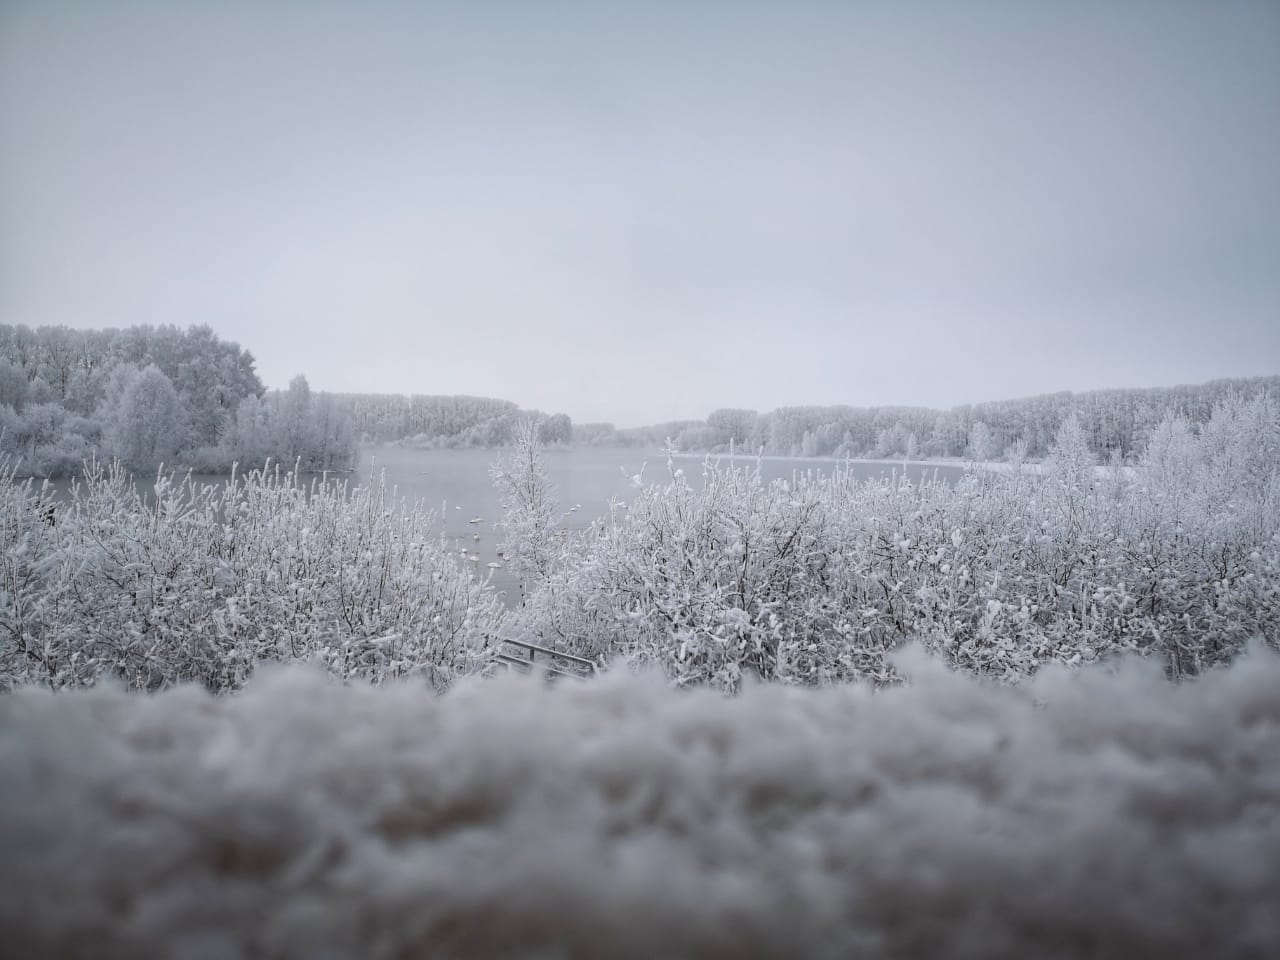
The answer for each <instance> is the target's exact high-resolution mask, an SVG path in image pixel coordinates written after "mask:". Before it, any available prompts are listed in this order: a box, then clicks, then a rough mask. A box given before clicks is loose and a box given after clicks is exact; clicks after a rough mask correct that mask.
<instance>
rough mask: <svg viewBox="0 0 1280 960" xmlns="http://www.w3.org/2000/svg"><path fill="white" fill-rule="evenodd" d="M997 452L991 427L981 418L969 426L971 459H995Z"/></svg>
mask: <svg viewBox="0 0 1280 960" xmlns="http://www.w3.org/2000/svg"><path fill="white" fill-rule="evenodd" d="M997 452H998V451H997V450H996V446H995V437H994V435H993V434H992V433H991V428H990V427H988V426H987V425H986V424H985V423H983V422H982V421H981V420H976V421H974V424H973V426H972V427H970V428H969V448H968V453H969V459H970V460H977V461H978V462H979V463H982V462H985V461H987V460H993V459H995V457H996V454H997Z"/></svg>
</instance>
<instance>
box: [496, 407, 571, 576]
mask: <svg viewBox="0 0 1280 960" xmlns="http://www.w3.org/2000/svg"><path fill="white" fill-rule="evenodd" d="M490 476H491V477H492V479H493V482H494V484H495V486H497V488H498V490H499V492H500V493H501V494H502V520H501V523H500V524H499V533H500V536H501V540H500V541H499V544H498V548H499V550H500V551H501V553H502V554H503V556H505V557H506V558H507V565H508V566H509V567H510V569H511V570H512V571H513V572H514V573H515V574H516V575H517V576H519V577H520V578H521V579H522V580H525V581H536V580H541V579H543V578H545V577H546V576H547V574H548V573H550V571H551V567H552V564H553V561H554V557H555V549H556V543H557V538H556V529H555V509H556V504H555V499H554V496H553V493H552V489H551V481H550V479H549V478H548V477H547V471H546V467H545V465H544V464H543V461H542V441H541V439H540V437H539V432H538V424H537V422H536V421H534V420H522V421H520V423H519V424H517V426H516V430H515V447H514V449H513V450H512V451H511V452H510V453H509V454H508V455H506V456H504V457H502V458H501V459H499V460H498V462H497V463H495V464H494V465H493V467H492V468H491V469H490Z"/></svg>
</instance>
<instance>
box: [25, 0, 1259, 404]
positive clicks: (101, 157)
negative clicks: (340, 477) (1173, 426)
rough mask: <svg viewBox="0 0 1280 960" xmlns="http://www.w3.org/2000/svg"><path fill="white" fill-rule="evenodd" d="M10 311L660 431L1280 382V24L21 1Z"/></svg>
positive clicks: (918, 9) (659, 6)
mask: <svg viewBox="0 0 1280 960" xmlns="http://www.w3.org/2000/svg"><path fill="white" fill-rule="evenodd" d="M0 322H9V323H27V324H31V325H39V324H69V325H72V326H79V327H100V326H127V325H130V324H135V323H176V324H179V325H183V326H185V325H187V324H191V323H207V324H209V325H210V326H212V327H213V328H214V330H215V331H216V332H217V333H218V334H220V335H221V336H223V337H226V338H229V339H233V340H236V341H239V342H240V343H241V344H243V345H244V346H246V347H248V348H249V349H250V350H251V351H252V352H253V354H254V355H255V356H256V357H257V360H258V370H259V373H260V374H261V375H262V377H263V379H264V381H265V382H266V383H267V384H268V385H269V386H283V385H285V384H286V383H287V382H288V379H289V378H290V376H292V375H293V374H294V373H297V372H305V373H306V374H307V376H308V378H309V379H310V381H311V384H312V386H313V388H316V389H331V390H359V391H388V392H419V393H473V394H481V395H490V396H500V397H505V398H508V399H511V400H515V401H516V402H518V403H520V404H521V405H523V406H529V407H538V408H541V409H544V410H548V411H561V410H563V411H565V412H567V413H569V414H570V415H571V416H573V417H574V418H575V419H576V420H593V419H608V420H613V421H615V422H616V423H618V424H619V425H634V424H638V423H646V422H653V421H658V420H665V419H670V418H678V417H701V416H705V414H706V413H707V412H708V411H709V410H711V409H712V408H714V407H717V406H749V407H756V408H758V409H762V410H763V409H771V408H773V407H776V406H780V405H787V404H800V403H851V404H859V405H861V404H880V403H916V404H925V405H932V406H950V405H952V404H956V403H962V402H968V401H976V400H984V399H998V398H1002V397H1012V396H1024V395H1027V394H1033V393H1040V392H1046V391H1053V390H1062V389H1072V390H1082V389H1090V388H1095V387H1103V386H1147V385H1158V384H1172V383H1185V382H1197V381H1201V380H1206V379H1210V378H1213V377H1219V376H1232V375H1250V374H1262V373H1276V372H1280V3H1276V2H1257V3H1241V2H1227V0H1215V2H1209V0H1206V2H1203V3H1178V2H1171V0H1160V2H1153V3H1143V2H1137V0H1122V2H1112V0H1107V2H1097V3H1092V2H1087V0H1086V2H1070V3H1065V2H1052V3H1050V2H1046V3H1042V4H1037V3H1033V2H1026V0H1022V2H1012V3H994V2H971V3H964V2H958V0H957V2H939V3H912V2H900V0H892V2H890V0H885V2H880V3H852V2H848V3H830V4H822V3H807V4H806V3H799V2H777V3H769V4H766V3H758V4H753V3H744V2H735V3H729V2H724V3H713V2H696V0H686V2H674V0H673V2H648V3H640V2H634V3H608V2H585V0H584V2H578V3H574V2H567V0H562V2H533V0H521V2H508V3H497V2H489V3H486V2H480V0H476V2H470V3H457V4H431V3H427V2H416V3H411V2H404V3H386V2H382V3H380V2H355V0H352V2H349V3H336V2H328V3H326V2H296V3H291V2H271V0H254V2H245V3H236V2H229V0H208V2H180V0H168V2H159V0H156V2H120V0H112V2H106V0H91V2H85V3H69V2H61V0H33V2H8V0H0Z"/></svg>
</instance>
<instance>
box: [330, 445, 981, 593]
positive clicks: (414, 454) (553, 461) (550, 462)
mask: <svg viewBox="0 0 1280 960" xmlns="http://www.w3.org/2000/svg"><path fill="white" fill-rule="evenodd" d="M500 455H502V451H499V450H412V449H406V448H403V447H377V448H366V449H363V450H361V453H360V464H359V467H358V468H357V470H356V474H355V477H354V482H358V483H363V482H366V481H367V479H368V478H369V477H370V476H372V475H374V474H375V473H376V472H377V471H385V472H386V478H387V485H388V486H389V487H390V486H394V487H395V488H396V492H397V495H398V496H400V497H404V498H406V499H408V500H422V501H423V502H424V504H425V505H426V506H428V507H429V508H431V509H433V510H435V511H436V512H437V513H438V514H439V515H440V517H441V519H442V521H443V524H444V533H445V537H446V538H447V540H448V542H449V543H450V544H451V545H452V547H453V548H454V549H455V550H457V551H458V552H459V554H460V555H462V554H463V553H465V554H466V555H467V556H468V557H469V558H473V562H474V563H475V564H476V565H477V567H478V569H479V571H480V572H482V573H487V572H488V570H489V568H488V567H486V566H485V564H488V563H491V562H499V558H498V556H497V538H496V536H495V535H494V532H493V521H494V520H496V519H497V518H498V517H500V516H501V511H502V507H501V504H500V498H499V494H498V491H497V490H496V489H495V488H494V486H493V483H492V482H491V481H490V479H489V465H490V464H491V463H493V462H494V461H495V460H496V459H497V458H498V457H499V456H500ZM704 459H705V457H704V456H703V455H702V454H698V455H690V456H681V457H677V458H676V459H675V461H674V465H675V467H676V468H677V469H681V470H684V472H685V475H686V476H687V477H688V478H689V481H690V482H691V483H693V484H700V483H701V482H702V471H701V466H702V461H703V460H704ZM718 459H719V460H721V461H722V462H728V460H729V458H728V457H720V458H718ZM543 461H544V463H545V464H546V467H547V474H548V475H549V477H550V479H551V482H552V485H553V486H554V488H555V499H556V503H557V504H558V507H559V512H560V513H561V514H562V517H561V522H562V523H563V524H564V525H565V526H566V527H567V528H569V529H573V530H581V529H584V528H586V527H587V526H588V525H590V523H591V522H592V521H593V520H596V519H598V518H600V517H601V516H603V515H604V514H605V513H607V511H608V507H609V501H610V500H611V499H618V500H622V501H626V500H629V499H630V497H631V496H632V495H633V494H634V493H635V491H636V489H637V488H636V486H635V485H634V483H633V481H632V478H633V477H635V476H636V475H637V474H639V473H640V472H641V469H642V468H643V470H644V474H643V479H644V482H645V483H663V482H665V481H666V480H668V479H669V473H668V470H667V457H666V454H664V453H663V452H662V451H660V450H648V451H645V450H639V449H635V450H632V449H616V448H593V447H588V448H581V449H572V450H564V449H548V450H544V451H543ZM735 462H736V463H740V464H744V465H754V464H755V462H756V461H755V458H754V457H737V458H736V459H735ZM836 465H837V464H836V462H835V461H832V460H793V459H768V458H765V459H764V460H762V461H761V462H760V472H761V476H762V477H763V478H764V479H765V480H766V481H768V480H775V479H779V478H784V477H791V476H793V475H794V474H795V473H797V472H803V471H809V470H812V471H815V472H821V473H830V472H831V470H832V469H833V468H834V467H835V466H836ZM850 468H851V469H853V470H854V471H855V472H857V473H859V474H860V475H863V476H866V477H868V478H870V477H883V476H889V475H891V474H892V473H893V472H894V471H895V470H897V471H898V472H901V471H902V469H903V466H902V464H901V463H879V462H877V463H858V462H854V463H852V464H850ZM936 470H937V476H938V477H939V478H940V479H944V480H947V481H954V480H955V479H957V478H959V477H960V476H961V474H962V473H963V468H961V467H959V466H954V467H950V466H948V467H938V468H936ZM934 471H935V468H934V467H931V466H930V467H925V466H920V465H915V466H911V467H909V468H908V472H909V474H910V476H911V478H912V479H913V480H915V481H918V480H919V479H920V477H921V475H922V474H923V475H927V476H928V477H929V478H932V477H933V476H934ZM476 517H480V518H483V520H484V522H483V523H476V524H473V523H471V522H470V521H471V520H472V519H474V518H476ZM477 536H478V537H479V540H477V539H475V538H476V537H477ZM493 578H494V585H495V586H496V587H498V589H500V590H505V591H507V592H508V593H509V595H511V596H514V595H515V594H516V593H517V592H518V590H517V588H518V584H517V583H516V582H515V580H514V578H512V577H510V576H509V575H508V574H507V573H506V571H505V570H502V569H496V570H494V571H493Z"/></svg>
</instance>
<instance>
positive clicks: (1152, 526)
mask: <svg viewBox="0 0 1280 960" xmlns="http://www.w3.org/2000/svg"><path fill="white" fill-rule="evenodd" d="M539 437H540V434H539V430H538V424H536V423H534V422H533V421H525V422H524V423H523V425H522V426H521V428H520V432H519V434H518V435H517V441H518V443H517V446H516V447H515V448H514V449H513V450H512V451H510V452H509V453H508V454H507V455H506V456H505V457H504V458H503V459H502V461H501V462H500V463H499V465H498V466H497V467H496V468H495V471H494V474H493V479H494V481H495V483H496V484H497V485H498V487H499V489H500V490H501V491H502V492H503V502H504V511H503V516H502V517H501V518H500V521H499V523H498V527H497V532H498V534H499V537H500V539H499V543H498V547H499V549H500V552H501V555H502V556H503V557H504V558H505V563H506V565H507V566H508V567H509V569H510V570H511V571H513V572H514V573H515V574H517V575H518V577H519V578H520V582H521V596H522V602H521V604H520V606H518V607H517V608H515V609H513V610H506V609H505V608H504V607H503V604H502V603H501V598H500V597H499V596H498V595H497V594H496V592H495V590H494V588H493V587H492V586H491V584H490V583H489V582H488V580H487V579H486V578H484V577H481V576H477V575H476V573H474V572H472V571H469V570H467V569H466V568H465V567H464V565H463V564H462V563H461V562H460V561H459V560H458V558H457V557H456V556H455V555H454V552H453V551H451V550H450V549H449V547H448V545H447V544H445V543H444V542H443V540H442V533H441V528H440V526H439V524H438V520H437V518H436V517H435V515H434V514H433V513H432V511H431V510H430V509H427V508H426V507H425V506H424V505H422V504H408V503H396V502H393V500H392V498H391V494H390V493H389V491H388V490H387V489H386V487H385V485H383V484H380V483H377V482H375V483H371V484H368V485H357V486H354V487H353V486H351V485H350V484H349V483H347V482H344V481H342V480H339V481H337V482H333V483H323V484H322V483H318V482H314V481H313V482H311V483H310V484H309V485H308V484H305V483H303V482H302V481H301V480H300V479H299V478H298V477H297V476H296V475H294V474H292V473H290V472H288V471H287V470H283V469H276V470H273V471H268V472H265V473H264V472H262V471H250V472H248V473H246V474H241V475H234V476H233V478H232V480H231V482H221V483H216V484H209V483H203V482H200V481H199V480H197V479H195V478H187V479H183V478H181V477H177V476H169V477H166V476H163V475H162V476H161V477H160V478H159V479H158V481H157V483H156V485H155V489H154V491H149V492H148V494H147V495H146V496H144V495H143V493H142V492H140V490H139V489H138V486H137V484H135V483H134V482H133V480H132V478H131V477H130V475H129V473H128V471H127V470H126V469H125V468H124V467H123V466H122V465H120V464H118V463H117V464H114V465H111V466H105V465H101V464H91V467H90V470H89V473H88V475H87V476H86V478H85V479H84V481H83V482H82V483H80V484H78V485H77V486H76V487H74V488H73V490H72V492H71V497H70V502H69V504H64V505H63V506H60V507H59V509H58V511H57V514H56V517H54V516H51V512H50V511H49V510H48V509H47V506H45V505H43V503H42V500H41V497H42V494H41V491H40V487H39V485H37V484H34V483H33V482H30V481H26V482H23V481H21V480H19V479H18V478H17V477H16V476H15V475H13V473H12V471H10V472H8V473H7V474H6V476H5V478H4V480H3V483H0V538H2V543H0V546H3V548H4V551H3V555H2V556H0V589H2V590H3V600H4V602H3V604H2V605H0V687H4V688H12V687H16V686H21V685H25V684H35V685H40V686H47V687H51V688H55V689H60V688H65V687H77V686H86V685H93V684H94V683H96V682H97V681H98V679H99V678H115V679H116V680H119V681H122V682H124V683H125V684H126V685H128V686H130V687H134V688H137V689H142V690H156V689H161V688H164V687H167V686H170V685H172V684H175V683H181V682H186V681H194V682H198V683H200V684H203V685H204V686H206V687H208V688H209V689H212V690H234V689H237V688H239V687H240V686H242V685H243V684H244V682H246V680H247V679H248V678H249V676H251V675H252V673H253V672H254V670H255V668H256V667H257V665H259V664H261V663H271V662H280V661H283V662H294V661H319V662H321V663H323V664H324V665H325V667H326V669H328V670H330V671H331V672H332V673H333V674H334V675H335V676H337V677H339V678H343V679H353V680H354V679H357V678H360V679H364V680H368V681H371V682H374V683H382V682H384V681H387V680H391V679H396V678H405V677H418V678H420V679H421V680H423V681H425V682H426V684H427V685H428V686H430V687H432V688H434V689H445V688H447V687H448V686H450V685H451V684H452V683H454V682H455V681H456V680H457V679H458V678H460V677H463V676H466V675H469V674H472V673H475V672H483V671H484V670H486V669H487V668H488V666H489V663H490V661H491V659H492V653H493V650H494V647H495V645H496V644H498V643H500V642H501V640H502V639H503V638H506V637H510V638H514V639H517V640H525V641H529V642H533V643H536V644H538V645H540V646H543V647H548V648H552V649H556V650H561V651H564V652H566V653H571V654H574V655H576V656H580V657H585V658H587V659H590V660H592V661H593V662H595V663H597V664H599V665H600V666H601V667H602V668H603V667H607V666H608V665H609V664H618V663H627V664H632V665H638V664H642V665H648V666H652V667H655V668H657V669H659V670H660V671H661V672H662V673H663V674H665V675H666V676H667V677H668V678H669V679H670V680H671V681H672V682H673V683H675V684H677V685H680V686H684V685H702V684H706V685H710V686H713V687H717V688H720V689H722V690H725V691H735V690H738V689H740V687H741V685H742V684H743V683H744V682H749V681H750V678H759V679H763V680H769V681H778V682H782V683H786V684H793V685H801V686H813V685H827V684H833V683H845V682H869V683H872V684H876V685H885V684H893V683H896V682H897V678H896V677H895V675H894V673H893V671H892V669H891V667H890V665H889V659H888V657H889V655H890V654H891V652H892V651H893V650H894V649H896V648H897V647H899V646H901V645H902V644H903V643H906V642H911V641H914V642H919V643H922V644H923V645H924V646H925V647H926V648H927V649H929V650H930V651H932V652H933V653H934V654H935V655H936V656H938V657H939V658H941V659H942V660H944V661H945V662H947V663H949V664H951V665H952V666H953V667H955V668H957V669H960V670H962V671H965V672H970V673H974V674H977V675H982V676H987V677H991V678H993V679H996V680H999V681H1001V682H1018V681H1020V680H1022V679H1025V678H1026V677H1029V676H1032V675H1034V674H1035V673H1036V672H1037V671H1038V670H1039V669H1040V668H1041V667H1043V666H1045V665H1047V664H1051V663H1060V664H1068V665H1075V666H1079V665H1083V664H1087V663H1092V662H1096V661H1101V660H1106V659H1109V658H1110V657H1112V656H1114V655H1116V654H1119V653H1124V652H1137V653H1140V654H1143V655H1146V656H1150V657H1153V658H1155V659H1157V660H1159V661H1160V662H1161V663H1162V664H1163V665H1164V667H1165V670H1166V671H1167V673H1168V674H1169V676H1170V677H1172V678H1175V679H1176V678H1180V677H1186V676H1195V675H1198V674H1200V673H1202V672H1203V671H1205V670H1207V669H1209V668H1211V667H1213V666H1214V665H1217V664H1220V663H1224V662H1227V661H1229V660H1231V659H1232V658H1233V657H1234V656H1235V655H1236V654H1237V653H1238V652H1239V651H1240V650H1241V649H1243V647H1244V646H1245V645H1246V644H1247V643H1248V642H1249V641H1250V640H1253V639H1262V640H1264V641H1265V642H1267V643H1269V644H1272V645H1275V644H1277V642H1280V472H1278V470H1277V467H1278V465H1280V405H1277V403H1276V402H1275V401H1274V400H1271V399H1268V398H1258V399H1254V400H1251V401H1245V400H1243V399H1235V400H1231V401H1228V402H1226V403H1224V404H1221V405H1219V406H1218V407H1216V408H1215V409H1214V411H1213V413H1212V415H1211V416H1210V418H1209V420H1208V421H1207V422H1206V423H1205V424H1203V425H1201V426H1200V427H1199V428H1196V427H1195V426H1193V425H1191V424H1189V423H1188V422H1187V421H1185V420H1183V419H1181V418H1178V417H1170V418H1168V419H1166V420H1165V421H1164V422H1163V423H1162V424H1161V425H1160V426H1159V427H1158V429H1157V430H1156V431H1155V433H1154V435H1153V437H1152V439H1151V441H1150V443H1149V444H1148V446H1147V449H1146V450H1145V452H1144V453H1143V455H1142V458H1141V460H1140V461H1139V463H1138V464H1137V465H1136V466H1135V467H1134V468H1133V469H1132V470H1129V469H1107V470H1105V471H1104V472H1103V474H1102V475H1101V476H1099V474H1098V468H1097V467H1096V464H1095V462H1094V457H1093V453H1092V451H1091V450H1090V449H1089V447H1088V443H1087V440H1086V437H1085V433H1084V430H1083V428H1082V427H1081V425H1080V424H1079V422H1078V421H1077V420H1076V419H1075V418H1074V417H1072V418H1068V420H1067V421H1065V422H1064V424H1063V425H1062V427H1061V428H1060V430H1059V433H1058V435H1057V437H1056V438H1055V441H1054V444H1053V445H1052V447H1051V449H1050V455H1049V457H1048V459H1047V461H1046V462H1045V464H1043V465H1042V466H1041V467H1040V468H1039V469H1037V470H1035V471H1034V472H1033V471H1031V470H1017V469H1003V470H975V471H971V472H970V473H968V474H967V475H966V476H965V477H964V478H963V479H961V480H960V481H958V482H956V483H954V484H948V483H944V482H941V481H937V482H935V481H931V480H930V479H929V478H928V476H927V475H926V476H925V477H923V482H919V483H917V482H915V478H913V477H911V476H910V474H911V473H912V472H913V471H910V470H908V471H904V472H902V473H899V474H898V475H897V476H895V477H891V478H882V479H860V478H859V477H858V476H856V475H855V474H854V473H853V472H851V471H843V470H841V469H840V465H839V463H837V462H833V463H832V465H831V466H832V469H831V471H830V472H829V473H828V472H826V471H820V472H817V473H811V472H808V471H802V472H799V473H797V475H796V476H794V477H793V478H791V479H789V480H777V481H773V482H770V483H766V482H764V481H763V480H761V478H760V476H759V475H758V473H757V472H755V471H753V470H752V469H751V465H750V458H743V462H741V463H734V464H729V463H727V462H724V461H723V458H722V459H721V460H720V462H717V458H716V457H714V456H711V457H703V458H702V459H703V463H702V466H701V470H702V478H701V480H702V482H701V484H694V483H691V482H690V478H689V477H688V475H687V470H686V468H679V469H674V460H673V461H672V467H673V469H671V470H670V471H669V476H668V478H667V479H665V480H664V481H661V482H656V483H649V484H648V485H643V484H642V485H641V486H640V488H639V489H637V491H636V495H635V498H634V500H633V501H632V502H631V503H630V504H629V505H628V507H627V509H623V508H622V505H617V506H616V507H615V508H614V509H613V510H612V511H611V512H610V513H609V514H608V515H606V516H604V517H602V518H600V519H599V520H597V521H595V522H594V523H592V524H591V525H590V526H589V527H588V528H587V529H586V530H571V529H568V528H566V527H563V526H561V525H560V523H559V520H558V518H559V513H558V511H557V509H556V507H555V491H554V490H553V489H552V488H551V486H550V483H549V481H548V479H547V475H546V471H545V468H544V461H543V457H544V453H545V451H544V450H543V447H542V445H541V443H540V440H539ZM926 473H927V468H926Z"/></svg>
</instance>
